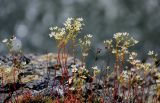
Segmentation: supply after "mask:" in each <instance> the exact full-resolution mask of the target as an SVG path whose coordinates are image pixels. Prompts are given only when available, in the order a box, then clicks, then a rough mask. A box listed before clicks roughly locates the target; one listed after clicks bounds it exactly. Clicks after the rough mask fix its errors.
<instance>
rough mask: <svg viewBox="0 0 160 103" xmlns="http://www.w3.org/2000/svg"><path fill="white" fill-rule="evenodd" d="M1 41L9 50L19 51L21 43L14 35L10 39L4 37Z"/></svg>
mask: <svg viewBox="0 0 160 103" xmlns="http://www.w3.org/2000/svg"><path fill="white" fill-rule="evenodd" d="M2 42H3V43H6V45H7V47H8V49H9V51H10V52H21V48H22V43H21V41H20V40H19V39H17V38H16V37H15V36H13V37H12V38H10V39H4V40H2Z"/></svg>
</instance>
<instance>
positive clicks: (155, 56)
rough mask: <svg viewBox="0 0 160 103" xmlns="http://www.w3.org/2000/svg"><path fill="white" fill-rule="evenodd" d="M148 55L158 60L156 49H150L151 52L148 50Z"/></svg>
mask: <svg viewBox="0 0 160 103" xmlns="http://www.w3.org/2000/svg"><path fill="white" fill-rule="evenodd" d="M148 55H149V56H150V57H151V58H152V59H153V60H154V61H157V56H158V54H157V53H155V52H154V51H149V52H148Z"/></svg>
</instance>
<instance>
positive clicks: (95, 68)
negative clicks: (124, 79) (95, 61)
mask: <svg viewBox="0 0 160 103" xmlns="http://www.w3.org/2000/svg"><path fill="white" fill-rule="evenodd" d="M92 69H93V74H94V77H96V76H97V74H99V73H100V70H99V69H98V67H97V66H94V67H92Z"/></svg>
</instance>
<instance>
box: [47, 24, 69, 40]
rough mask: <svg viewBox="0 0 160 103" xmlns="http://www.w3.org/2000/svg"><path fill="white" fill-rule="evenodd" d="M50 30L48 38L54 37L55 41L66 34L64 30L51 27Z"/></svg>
mask: <svg viewBox="0 0 160 103" xmlns="http://www.w3.org/2000/svg"><path fill="white" fill-rule="evenodd" d="M50 30H51V34H49V36H50V38H52V37H54V38H55V39H56V40H57V41H60V40H62V39H63V38H64V36H65V34H66V31H65V28H58V27H51V28H50Z"/></svg>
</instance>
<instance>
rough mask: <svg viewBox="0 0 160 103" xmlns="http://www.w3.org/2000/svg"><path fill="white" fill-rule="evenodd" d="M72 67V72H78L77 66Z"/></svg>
mask: <svg viewBox="0 0 160 103" xmlns="http://www.w3.org/2000/svg"><path fill="white" fill-rule="evenodd" d="M71 67H72V72H73V73H75V72H77V70H78V69H77V67H76V65H71Z"/></svg>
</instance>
